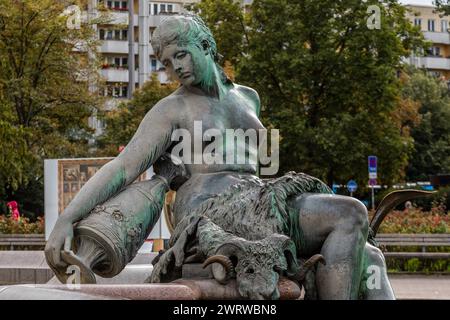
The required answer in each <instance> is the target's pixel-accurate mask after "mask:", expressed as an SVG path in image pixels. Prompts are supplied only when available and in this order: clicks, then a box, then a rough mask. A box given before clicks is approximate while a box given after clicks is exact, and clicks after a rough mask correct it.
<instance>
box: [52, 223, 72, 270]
mask: <svg viewBox="0 0 450 320" xmlns="http://www.w3.org/2000/svg"><path fill="white" fill-rule="evenodd" d="M72 239H73V225H72V222H71V221H69V220H67V219H64V218H63V217H60V218H59V219H58V220H57V222H56V225H55V227H54V228H53V231H52V233H51V234H50V237H49V239H48V241H47V244H46V246H45V258H46V259H47V263H48V264H49V266H50V267H51V268H52V269H53V270H54V271H57V272H64V273H65V270H63V269H65V268H66V267H67V263H65V262H64V261H62V260H61V250H64V251H70V250H71V247H72Z"/></svg>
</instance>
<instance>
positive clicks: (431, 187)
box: [422, 186, 434, 191]
mask: <svg viewBox="0 0 450 320" xmlns="http://www.w3.org/2000/svg"><path fill="white" fill-rule="evenodd" d="M422 190H425V191H434V187H433V186H422Z"/></svg>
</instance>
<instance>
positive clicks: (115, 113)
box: [97, 74, 178, 156]
mask: <svg viewBox="0 0 450 320" xmlns="http://www.w3.org/2000/svg"><path fill="white" fill-rule="evenodd" d="M177 86H178V84H177V83H171V84H168V85H161V83H160V82H159V81H158V78H157V75H156V74H152V78H151V80H150V81H147V82H146V83H145V84H144V85H143V86H142V88H139V89H138V90H136V91H135V92H134V95H133V98H132V99H131V100H130V101H128V102H124V103H121V104H120V105H119V106H118V107H117V109H115V110H112V111H110V112H107V113H105V114H104V115H103V119H104V121H105V124H106V129H105V132H104V134H103V135H102V136H100V137H99V138H98V139H97V145H98V149H99V152H98V154H99V155H102V156H116V155H117V153H118V149H119V147H120V146H125V145H127V144H128V142H129V141H130V139H131V138H132V137H133V135H134V133H135V132H136V130H137V128H138V127H139V124H140V123H141V121H142V119H143V118H144V116H145V115H146V114H147V112H148V111H150V109H151V108H153V106H154V105H155V104H156V103H157V102H158V101H159V100H161V99H163V98H165V97H167V96H168V95H170V94H171V93H172V92H173V91H174V90H175V89H176V87H177Z"/></svg>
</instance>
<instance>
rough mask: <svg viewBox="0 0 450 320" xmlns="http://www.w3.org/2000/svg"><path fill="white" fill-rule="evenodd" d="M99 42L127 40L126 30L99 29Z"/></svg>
mask: <svg viewBox="0 0 450 320" xmlns="http://www.w3.org/2000/svg"><path fill="white" fill-rule="evenodd" d="M98 32H99V39H100V40H127V35H128V30H126V29H124V30H107V29H99V31H98Z"/></svg>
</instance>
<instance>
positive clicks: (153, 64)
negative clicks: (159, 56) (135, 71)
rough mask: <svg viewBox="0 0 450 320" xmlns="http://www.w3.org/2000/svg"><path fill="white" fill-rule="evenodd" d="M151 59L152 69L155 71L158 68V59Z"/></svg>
mask: <svg viewBox="0 0 450 320" xmlns="http://www.w3.org/2000/svg"><path fill="white" fill-rule="evenodd" d="M150 60H151V62H150V67H151V71H152V72H155V71H156V70H157V69H156V68H157V67H156V65H157V61H156V59H150Z"/></svg>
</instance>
